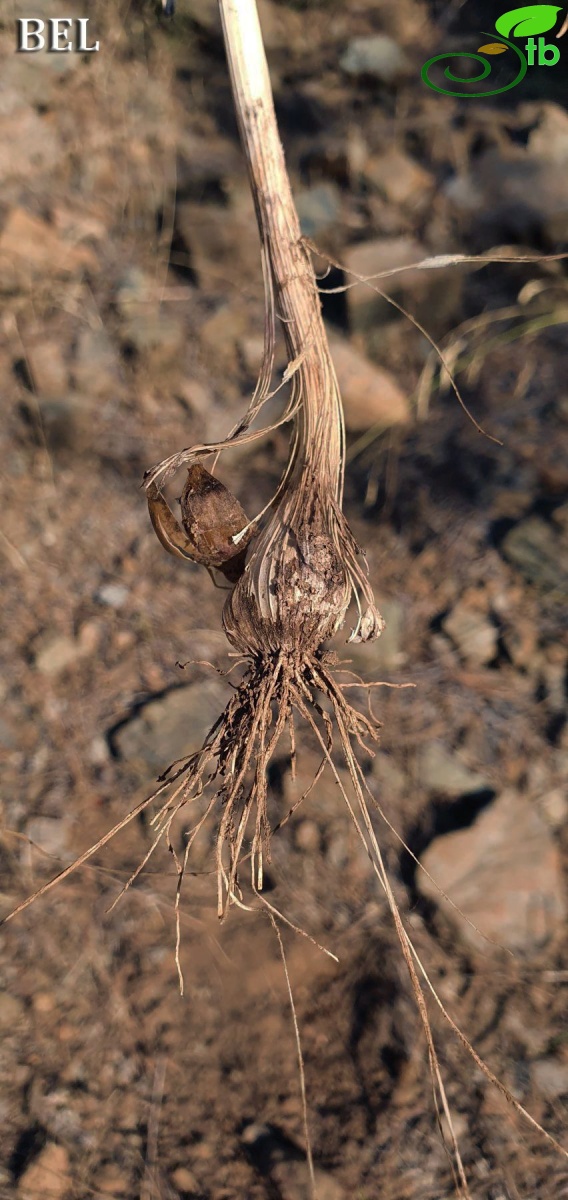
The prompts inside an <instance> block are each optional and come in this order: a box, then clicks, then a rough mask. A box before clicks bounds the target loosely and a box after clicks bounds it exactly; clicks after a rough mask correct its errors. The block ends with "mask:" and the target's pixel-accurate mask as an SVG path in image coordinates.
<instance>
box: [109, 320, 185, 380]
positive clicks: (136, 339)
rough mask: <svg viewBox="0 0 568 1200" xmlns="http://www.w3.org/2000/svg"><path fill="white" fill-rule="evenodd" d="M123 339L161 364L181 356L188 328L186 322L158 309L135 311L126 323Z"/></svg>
mask: <svg viewBox="0 0 568 1200" xmlns="http://www.w3.org/2000/svg"><path fill="white" fill-rule="evenodd" d="M123 341H124V343H125V344H126V345H127V346H128V347H130V348H133V349H135V350H136V351H137V352H138V354H143V355H144V356H145V357H146V358H149V359H151V361H152V363H153V364H154V366H158V365H161V364H165V363H170V362H174V361H175V360H176V359H177V358H178V356H179V353H180V351H181V350H182V348H183V346H184V344H185V330H184V327H183V322H182V321H179V320H176V319H175V318H173V317H171V316H169V315H167V314H166V313H165V312H161V311H160V310H158V309H157V308H156V309H153V310H150V311H147V312H139V313H136V314H133V315H132V316H131V317H130V319H129V320H128V321H127V323H126V325H125V328H124V331H123Z"/></svg>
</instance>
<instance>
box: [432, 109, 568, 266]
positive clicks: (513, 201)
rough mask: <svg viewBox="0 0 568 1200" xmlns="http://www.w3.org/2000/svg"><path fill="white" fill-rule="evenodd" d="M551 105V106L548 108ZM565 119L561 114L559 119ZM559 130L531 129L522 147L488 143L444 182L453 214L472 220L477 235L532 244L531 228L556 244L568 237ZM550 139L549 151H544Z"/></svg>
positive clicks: (567, 210) (567, 216) (564, 160)
mask: <svg viewBox="0 0 568 1200" xmlns="http://www.w3.org/2000/svg"><path fill="white" fill-rule="evenodd" d="M551 107H552V106H551ZM564 119H566V118H564ZM564 138H565V132H564V130H560V129H558V128H557V129H556V131H555V132H554V133H552V131H550V130H549V131H547V130H546V126H545V127H544V128H543V130H542V132H540V131H539V130H538V129H537V130H535V131H534V132H533V134H532V135H531V139H530V140H529V143H528V145H527V146H519V145H509V146H505V147H503V148H497V147H491V149H488V150H486V151H485V153H483V154H480V155H479V156H477V157H476V159H475V174H473V173H469V172H464V173H462V174H458V175H456V176H454V177H453V178H452V179H450V180H449V181H448V183H447V184H446V185H445V188H444V191H445V195H446V197H447V199H448V200H449V201H450V203H451V205H452V206H453V207H454V209H455V211H456V215H458V216H460V215H461V216H462V217H463V218H465V220H466V221H467V223H468V224H469V223H470V222H471V221H472V218H473V219H474V220H475V224H476V232H477V235H478V237H480V236H481V232H482V233H483V237H484V240H485V241H487V239H490V244H491V243H492V242H496V243H500V242H504V241H510V240H512V239H513V238H514V239H515V241H521V242H522V241H525V242H527V243H528V244H532V243H533V242H534V237H535V229H537V230H538V231H539V232H540V234H541V236H544V237H545V239H546V240H547V242H549V243H551V244H556V243H557V242H561V241H564V240H565V239H566V237H567V235H568V200H567V197H566V186H565V183H566V159H565V158H564V157H563V156H564V153H565V148H564ZM549 140H550V144H551V147H552V152H551V155H550V156H548V154H547V153H546V146H547V142H548V141H549Z"/></svg>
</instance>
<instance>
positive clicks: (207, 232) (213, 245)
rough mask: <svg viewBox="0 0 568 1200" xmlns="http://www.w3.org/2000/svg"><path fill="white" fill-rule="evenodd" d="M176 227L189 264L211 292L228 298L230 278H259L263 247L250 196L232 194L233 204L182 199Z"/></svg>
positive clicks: (239, 279) (178, 209)
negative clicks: (259, 239) (261, 249)
mask: <svg viewBox="0 0 568 1200" xmlns="http://www.w3.org/2000/svg"><path fill="white" fill-rule="evenodd" d="M176 230H177V232H178V233H179V235H180V236H181V238H182V240H183V242H184V243H185V245H186V246H187V254H188V266H191V268H192V269H193V270H194V271H195V272H196V274H197V277H198V280H199V282H200V283H202V284H203V285H204V286H205V287H206V288H207V290H208V292H211V293H212V294H214V293H215V291H217V293H218V294H220V295H222V296H223V297H224V298H226V295H227V280H228V279H230V280H234V281H237V280H238V281H240V282H241V286H242V281H243V280H246V281H251V282H252V281H253V280H254V281H257V280H258V279H259V277H260V249H259V243H258V233H257V228H256V221H255V219H254V213H253V208H252V202H251V200H250V197H249V196H247V197H246V201H245V199H241V197H240V195H235V196H234V197H232V203H231V206H230V207H221V206H220V205H213V204H195V203H193V201H187V202H186V201H181V202H180V203H179V204H178V205H177V208H176Z"/></svg>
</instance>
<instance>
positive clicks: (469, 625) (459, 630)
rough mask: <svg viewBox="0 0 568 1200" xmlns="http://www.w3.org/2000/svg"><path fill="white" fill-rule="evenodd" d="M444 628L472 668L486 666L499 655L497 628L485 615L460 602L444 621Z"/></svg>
mask: <svg viewBox="0 0 568 1200" xmlns="http://www.w3.org/2000/svg"><path fill="white" fill-rule="evenodd" d="M442 628H443V630H444V632H445V633H447V634H448V636H449V637H451V639H452V641H453V642H454V644H455V645H456V646H457V648H458V650H459V652H460V654H461V656H462V658H464V659H465V661H466V662H468V663H471V665H472V666H478V667H481V666H484V665H485V664H486V663H489V662H492V660H493V659H494V658H495V655H496V654H497V640H498V635H497V628H496V626H495V625H494V624H493V622H492V621H490V620H489V618H488V617H487V616H486V615H485V613H483V612H480V611H478V610H477V609H475V608H472V607H471V606H470V605H469V604H467V602H466V601H461V600H458V603H457V604H455V605H454V607H453V608H452V610H451V612H450V613H449V614H448V616H447V617H445V618H444V620H443V621H442Z"/></svg>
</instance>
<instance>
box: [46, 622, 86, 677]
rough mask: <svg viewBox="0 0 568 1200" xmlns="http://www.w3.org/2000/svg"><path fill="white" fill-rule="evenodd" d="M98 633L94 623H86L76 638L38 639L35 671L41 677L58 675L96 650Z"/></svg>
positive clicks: (58, 635)
mask: <svg viewBox="0 0 568 1200" xmlns="http://www.w3.org/2000/svg"><path fill="white" fill-rule="evenodd" d="M99 632H100V631H99V628H98V625H97V624H96V622H93V621H88V622H85V624H84V625H83V626H82V627H81V629H80V630H79V635H78V637H76V638H73V637H68V636H67V635H66V634H63V633H62V634H56V635H55V636H47V637H45V638H42V639H40V642H39V646H38V648H37V649H36V652H35V665H36V668H37V670H38V671H40V672H41V674H42V675H48V676H51V675H53V676H55V675H60V674H61V673H62V672H63V671H66V670H67V669H68V668H69V667H72V666H74V665H75V663H77V662H79V661H80V660H81V659H82V658H85V657H87V656H88V655H89V654H92V653H93V651H94V650H96V648H97V645H98V641H99Z"/></svg>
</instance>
